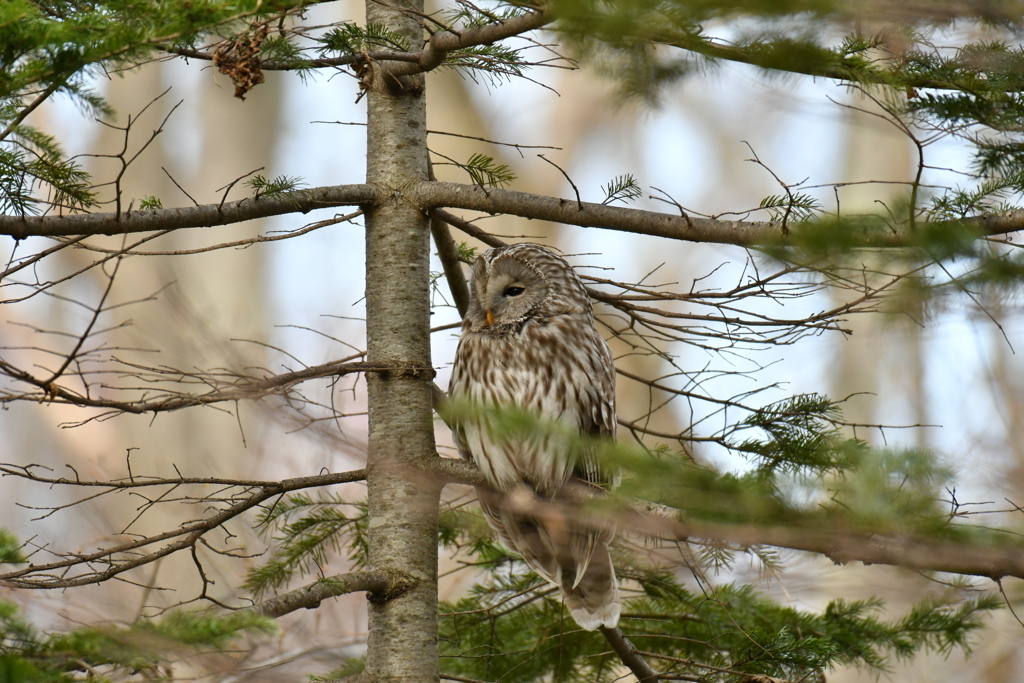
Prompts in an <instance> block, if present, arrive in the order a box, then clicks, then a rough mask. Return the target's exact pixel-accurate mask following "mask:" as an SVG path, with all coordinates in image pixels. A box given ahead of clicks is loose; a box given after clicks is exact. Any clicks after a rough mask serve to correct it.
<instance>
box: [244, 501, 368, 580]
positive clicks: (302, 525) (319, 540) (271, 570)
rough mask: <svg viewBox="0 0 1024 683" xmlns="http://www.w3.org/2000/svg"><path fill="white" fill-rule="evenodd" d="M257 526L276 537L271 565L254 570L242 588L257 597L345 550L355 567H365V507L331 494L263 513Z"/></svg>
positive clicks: (280, 504) (281, 504)
mask: <svg viewBox="0 0 1024 683" xmlns="http://www.w3.org/2000/svg"><path fill="white" fill-rule="evenodd" d="M343 508H349V509H353V510H354V511H355V514H353V515H350V514H346V513H345V511H344V509H343ZM257 526H258V527H259V528H261V529H262V530H263V531H264V532H270V531H271V530H274V531H276V532H277V533H276V534H275V536H274V542H275V545H274V549H273V552H272V553H271V556H270V559H268V560H267V561H266V562H265V563H264V564H262V565H260V566H258V567H255V568H253V569H252V570H251V571H250V572H249V575H248V577H246V580H245V583H244V584H243V588H245V589H246V590H248V591H249V592H250V593H252V594H253V596H254V597H257V598H259V597H260V596H262V595H264V594H265V593H267V592H268V591H271V590H277V589H279V588H282V587H284V586H286V585H287V584H288V583H289V582H290V581H291V580H292V579H293V578H294V577H295V576H296V575H300V576H303V575H305V574H307V573H309V572H311V571H313V569H315V568H317V567H323V566H324V565H325V564H326V563H327V559H328V558H327V553H328V552H329V551H333V552H341V551H342V550H346V551H347V553H348V557H349V559H350V560H351V562H352V564H353V566H355V567H356V568H362V567H365V566H366V503H365V502H358V501H357V502H348V501H346V500H344V499H343V498H341V497H339V496H336V495H333V494H330V493H321V494H320V495H319V496H317V497H315V498H314V497H312V496H310V495H307V494H304V493H302V494H295V495H292V496H288V497H287V498H285V499H284V500H281V501H278V502H277V503H276V504H275V505H273V506H272V507H271V508H269V509H266V510H263V511H262V512H261V514H260V517H259V519H258V522H257Z"/></svg>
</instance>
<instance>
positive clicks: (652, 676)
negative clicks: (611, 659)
mask: <svg viewBox="0 0 1024 683" xmlns="http://www.w3.org/2000/svg"><path fill="white" fill-rule="evenodd" d="M599 630H600V631H601V634H602V635H604V638H605V640H607V641H608V644H609V645H611V646H612V649H613V650H615V654H617V655H618V656H619V659H620V660H622V663H623V664H625V665H626V666H627V667H628V668H629V670H630V671H632V672H633V675H634V676H636V680H637V683H658V681H659V680H661V679H660V678H659V677H658V672H657V671H655V670H654V669H652V668H651V665H650V664H648V663H647V661H646V660H645V659H644V658H643V657H641V656H640V655H639V654H638V653H637V649H636V647H634V646H633V643H631V642H629V639H628V638H626V636H625V635H623V633H622V629H620V628H618V627H616V628H605V627H604V626H602V627H600V629H599Z"/></svg>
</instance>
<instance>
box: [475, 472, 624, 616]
mask: <svg viewBox="0 0 1024 683" xmlns="http://www.w3.org/2000/svg"><path fill="white" fill-rule="evenodd" d="M513 495H514V494H513ZM477 497H478V498H479V499H480V505H481V507H482V508H483V511H484V516H485V517H486V518H487V522H488V523H489V524H490V526H491V528H492V529H494V531H496V532H497V534H498V537H499V538H500V539H501V542H502V543H503V544H504V545H505V546H506V547H507V548H508V549H509V550H512V551H513V552H517V553H519V554H520V555H522V556H523V559H524V560H525V561H526V563H527V564H528V565H530V566H531V567H533V569H534V570H535V571H536V572H537V573H538V574H540V575H541V576H542V577H544V578H545V579H547V580H548V581H550V582H551V583H553V584H554V585H556V586H558V587H559V588H560V589H561V591H562V598H563V599H564V600H565V606H566V607H568V608H569V612H570V614H572V618H573V619H575V620H576V623H577V624H579V625H580V626H581V627H582V628H584V629H586V630H587V631H593V630H596V629H597V628H598V627H599V626H605V627H607V628H615V626H616V625H617V624H618V623H619V611H620V610H621V607H620V605H619V589H618V586H617V585H616V583H615V567H613V566H612V558H611V556H610V555H609V554H608V544H609V543H611V541H612V538H613V537H614V536H615V528H614V527H613V526H610V525H609V526H607V527H605V528H604V529H600V530H594V529H593V528H589V527H587V528H583V527H579V526H575V525H573V524H572V523H571V522H568V521H567V520H565V519H563V518H560V517H557V516H555V517H552V518H549V519H544V520H540V519H537V518H536V517H534V516H523V515H520V514H517V513H515V512H512V511H511V510H509V509H508V506H507V505H505V504H504V503H503V499H504V498H505V495H504V494H500V493H497V492H495V491H492V490H488V489H484V488H478V489H477ZM531 498H532V494H531Z"/></svg>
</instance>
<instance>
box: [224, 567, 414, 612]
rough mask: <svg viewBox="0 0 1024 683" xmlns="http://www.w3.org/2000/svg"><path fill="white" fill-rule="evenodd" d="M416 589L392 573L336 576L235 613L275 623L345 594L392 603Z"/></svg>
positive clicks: (408, 579) (410, 580)
mask: <svg viewBox="0 0 1024 683" xmlns="http://www.w3.org/2000/svg"><path fill="white" fill-rule="evenodd" d="M415 585H416V579H414V578H413V577H411V576H409V575H408V574H405V573H403V572H399V571H395V570H393V569H377V570H374V571H366V572H353V573H351V574H335V575H334V576H328V577H326V578H323V579H320V580H318V581H314V582H313V583H311V584H309V585H308V586H303V587H302V588H296V589H295V590H292V591H288V592H287V593H283V594H281V595H278V596H277V597H276V598H271V599H270V600H264V601H263V602H259V603H256V604H255V605H252V606H251V607H244V608H242V609H240V610H238V612H239V613H243V614H244V613H252V614H258V615H260V616H263V617H272V618H274V619H277V618H278V617H283V616H284V615H286V614H291V613H292V612H295V611H297V610H300V609H316V608H317V607H319V606H320V603H321V602H323V601H324V600H327V599H328V598H336V597H338V596H339V595H346V594H348V593H360V592H367V593H371V594H374V595H375V596H378V597H379V598H380V599H386V600H391V599H393V598H396V597H398V596H399V595H401V594H402V593H404V592H406V591H407V590H409V589H410V588H412V587H413V586H415Z"/></svg>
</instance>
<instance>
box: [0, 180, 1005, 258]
mask: <svg viewBox="0 0 1024 683" xmlns="http://www.w3.org/2000/svg"><path fill="white" fill-rule="evenodd" d="M403 199H404V200H406V201H409V202H412V203H413V204H414V205H415V206H417V207H418V208H420V209H422V210H423V211H424V212H429V211H432V210H434V209H439V208H445V207H449V208H458V209H467V210H471V211H480V212H483V213H490V214H508V215H512V216H520V217H522V218H531V219H537V220H544V221H553V222H556V223H565V224H567V225H577V226H580V227H584V228H603V229H606V230H616V231H619V232H629V233H634V234H640V235H652V236H656V237H665V238H668V239H675V240H682V241H686V242H707V243H712V244H732V245H736V246H741V247H750V246H755V245H758V244H764V243H767V242H778V241H779V240H780V239H781V238H782V228H781V226H780V225H779V224H777V223H767V222H762V221H733V220H720V219H715V218H703V217H700V216H686V215H682V216H677V215H673V214H667V213H659V212H657V211H646V210H643V209H630V208H625V207H619V206H608V205H605V204H594V203H591V202H581V201H577V200H575V199H571V200H570V199H562V198H559V197H550V196H547V195H539V194H531V193H528V192H516V191H513V190H499V189H493V188H482V187H479V186H477V185H463V184H460V183H441V182H420V183H413V184H411V185H408V186H405V187H402V188H401V189H387V188H381V187H377V186H374V185H336V186H330V187H317V188H311V189H307V190H298V191H295V192H289V193H286V194H282V195H280V196H274V197H260V198H258V199H257V198H246V199H242V200H239V201H237V202H229V203H224V204H204V205H201V206H194V207H182V208H173V209H155V210H152V211H133V212H131V213H122V214H121V215H120V216H118V215H117V214H115V213H90V214H75V215H71V216H26V217H21V216H0V235H10V236H12V237H14V238H15V239H24V238H26V237H31V236H48V237H59V236H64V237H68V236H73V235H116V234H123V233H134V232H149V231H157V230H174V229H181V228H205V227H213V226H216V225H228V224H231V223H240V222H242V221H247V220H252V219H255V218H265V217H267V216H279V215H283V214H289V213H307V212H309V211H313V210H315V209H324V208H331V207H337V206H352V205H364V204H379V203H381V202H384V201H395V200H403ZM445 220H446V222H452V221H448V220H447V218H445ZM954 223H955V224H957V225H960V226H965V227H967V228H970V229H973V230H975V231H976V232H977V233H978V234H979V235H982V236H990V235H1002V234H1006V233H1010V232H1016V231H1018V230H1022V229H1024V210H1018V211H1010V212H1007V213H1003V214H997V215H994V216H982V217H975V218H967V219H964V220H961V221H955V222H950V225H952V224H954ZM452 224H453V225H455V227H459V225H457V224H456V223H455V222H452ZM941 224H942V223H940V224H939V225H941ZM789 228H790V232H797V231H799V229H800V224H799V223H792V224H790V226H789ZM908 243H909V240H908V239H907V236H906V235H905V234H903V233H891V234H888V235H881V234H872V235H868V236H866V237H864V238H863V241H862V242H861V243H860V244H859V246H862V247H899V246H906V245H907V244H908ZM851 246H852V245H851Z"/></svg>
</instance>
